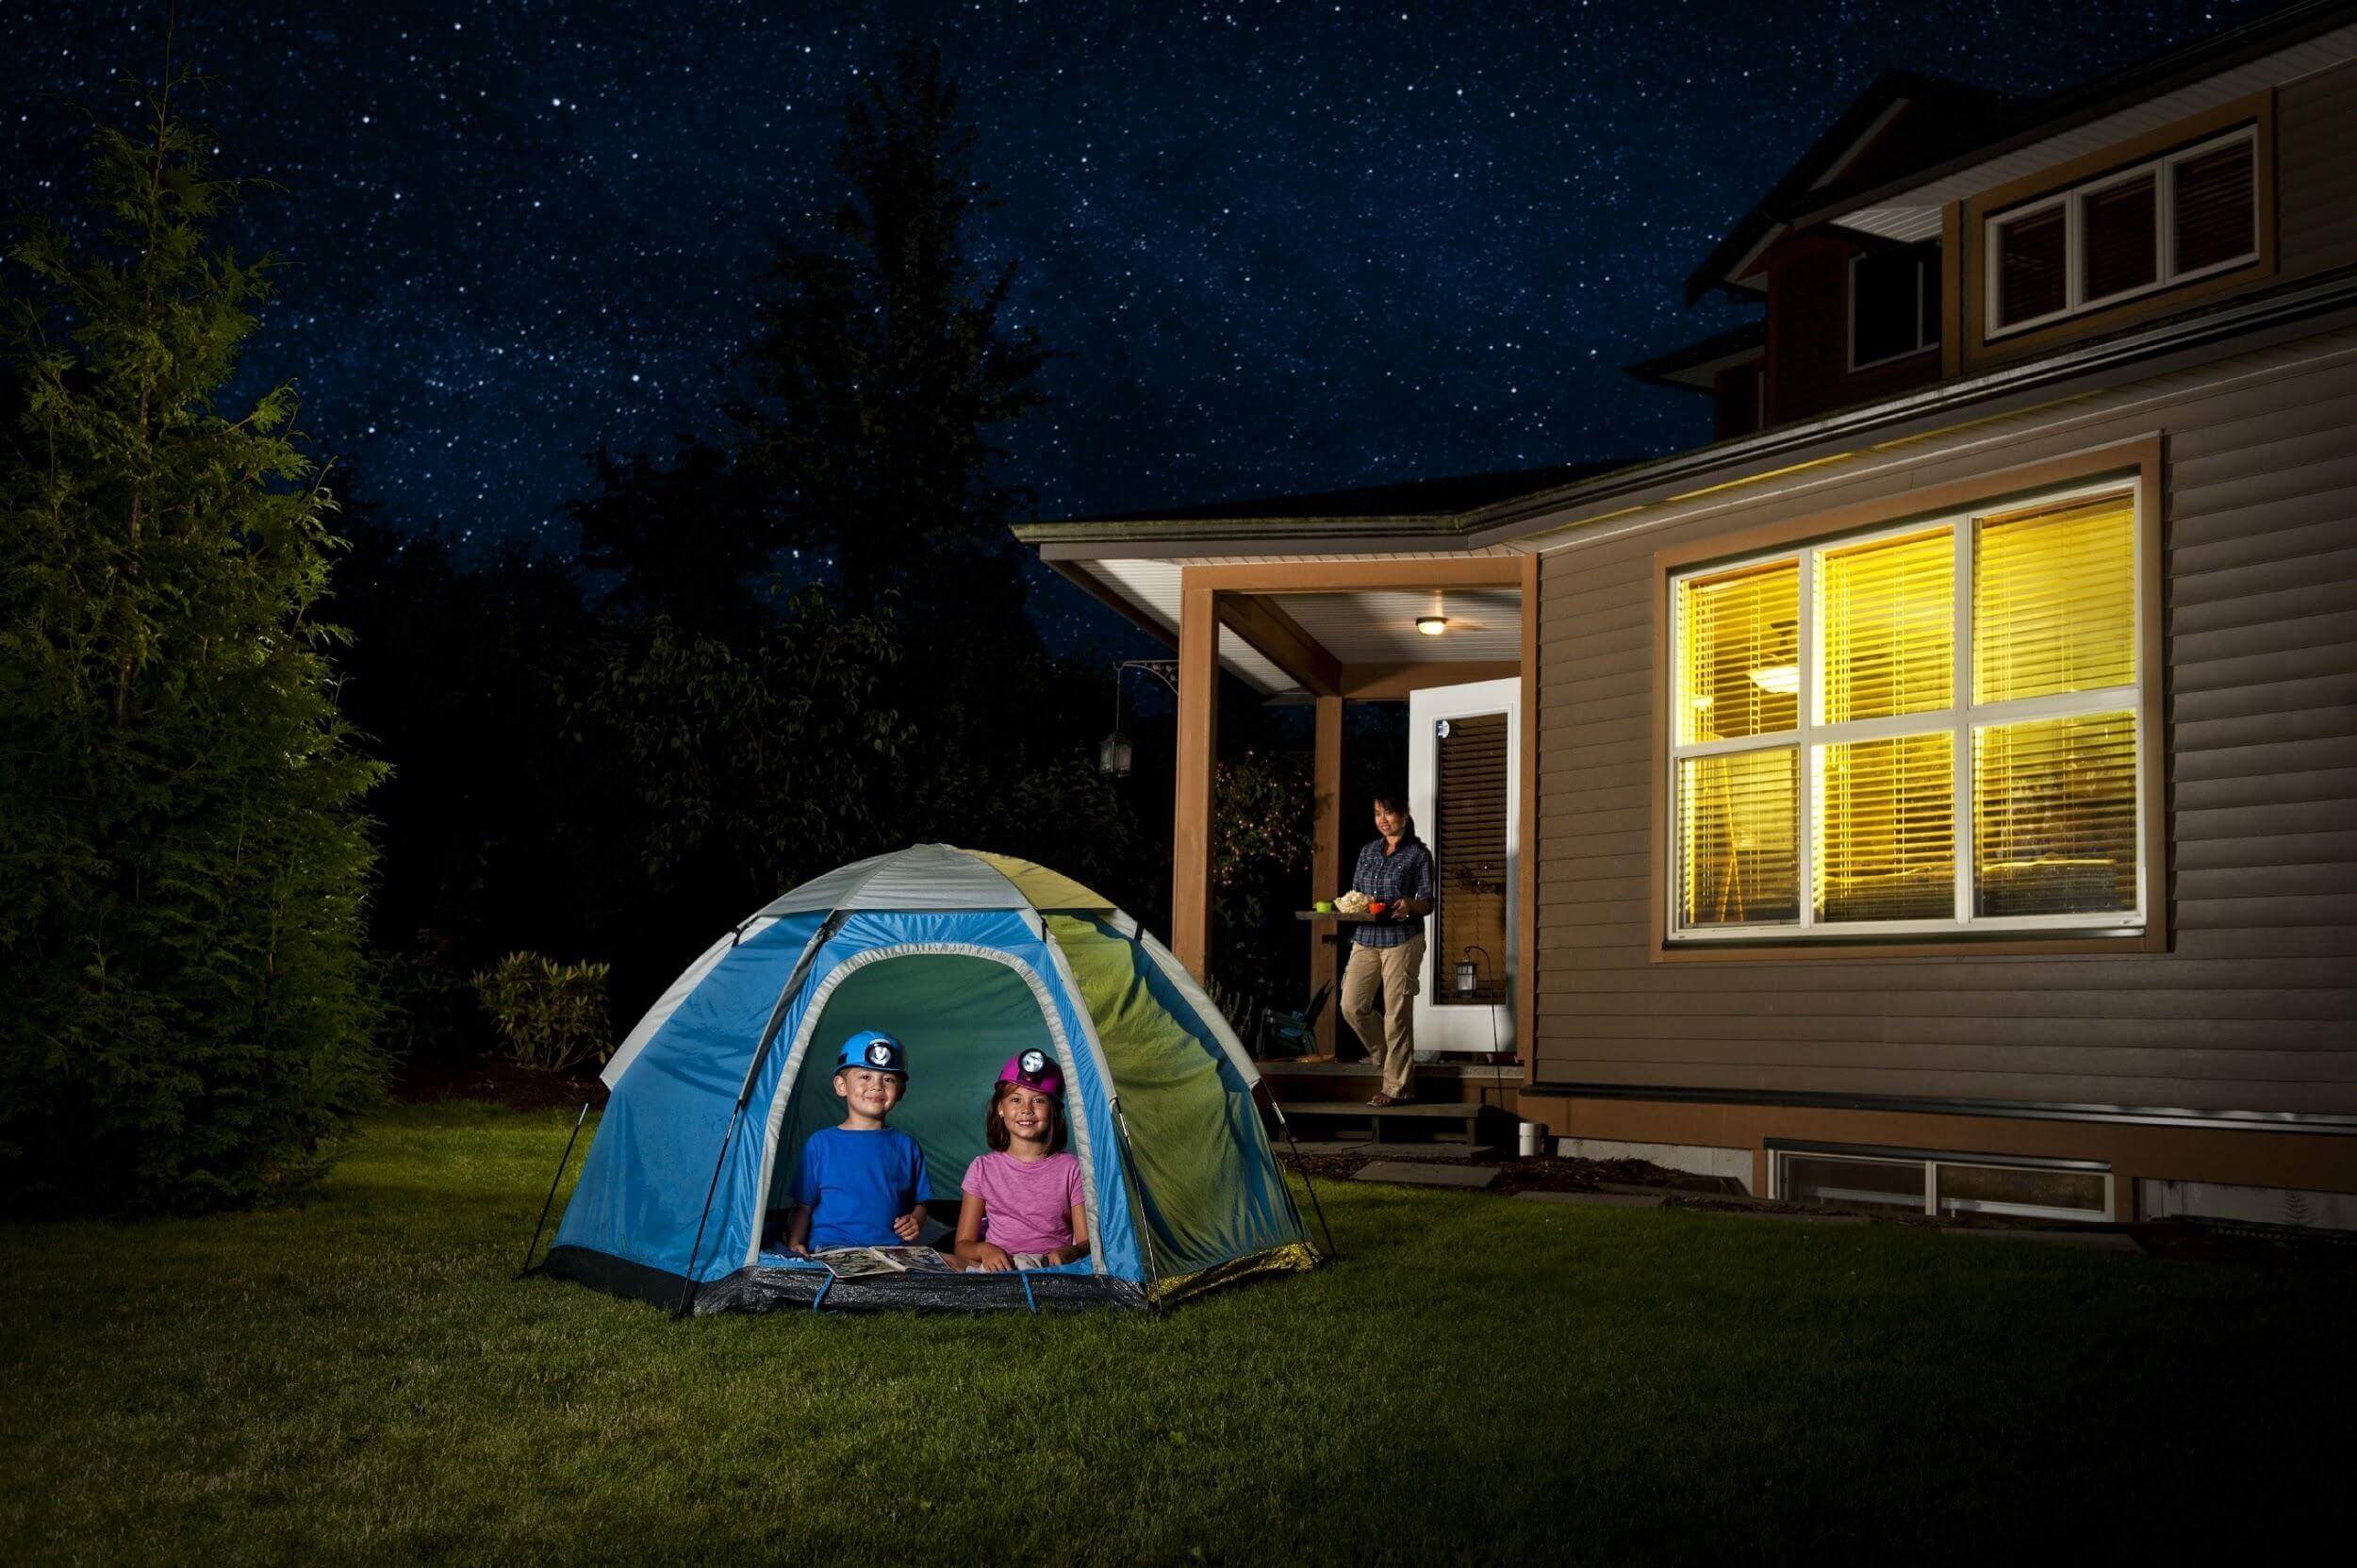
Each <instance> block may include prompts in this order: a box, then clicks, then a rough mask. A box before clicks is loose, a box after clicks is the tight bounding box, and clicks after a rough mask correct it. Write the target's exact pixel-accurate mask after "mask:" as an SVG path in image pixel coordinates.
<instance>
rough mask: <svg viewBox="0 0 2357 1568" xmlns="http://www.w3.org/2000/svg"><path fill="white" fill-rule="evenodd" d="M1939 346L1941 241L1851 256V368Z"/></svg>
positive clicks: (1879, 363)
mask: <svg viewBox="0 0 2357 1568" xmlns="http://www.w3.org/2000/svg"><path fill="white" fill-rule="evenodd" d="M1938 346H1939V242H1938V241H1937V240H1932V241H1929V242H1927V243H1924V244H1920V245H1907V246H1904V247H1902V248H1900V249H1897V250H1888V251H1871V252H1869V253H1867V254H1866V255H1864V256H1852V257H1851V258H1850V369H1852V370H1854V371H1862V370H1865V369H1866V368H1867V367H1868V366H1870V365H1881V364H1885V363H1887V362H1888V361H1890V360H1893V359H1904V358H1907V357H1909V356H1910V355H1918V354H1921V353H1923V352H1925V351H1926V350H1929V349H1936V348H1937V347H1938Z"/></svg>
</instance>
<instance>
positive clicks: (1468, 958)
mask: <svg viewBox="0 0 2357 1568" xmlns="http://www.w3.org/2000/svg"><path fill="white" fill-rule="evenodd" d="M1475 953H1479V954H1481V963H1482V964H1486V963H1488V962H1489V961H1490V954H1489V950H1488V949H1485V948H1478V947H1472V948H1467V949H1465V956H1464V957H1462V958H1460V959H1459V960H1458V961H1457V994H1458V995H1459V996H1460V997H1470V996H1472V995H1473V994H1474V993H1475V991H1478V990H1480V989H1481V964H1476V963H1475V962H1474V956H1473V955H1474V954H1475Z"/></svg>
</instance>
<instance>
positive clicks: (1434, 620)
mask: <svg viewBox="0 0 2357 1568" xmlns="http://www.w3.org/2000/svg"><path fill="white" fill-rule="evenodd" d="M1416 630H1417V631H1419V632H1422V633H1423V634H1424V635H1426V636H1427V637H1437V636H1439V635H1441V634H1442V632H1445V631H1447V630H1448V618H1447V617H1445V616H1437V615H1420V616H1418V617H1417V618H1416Z"/></svg>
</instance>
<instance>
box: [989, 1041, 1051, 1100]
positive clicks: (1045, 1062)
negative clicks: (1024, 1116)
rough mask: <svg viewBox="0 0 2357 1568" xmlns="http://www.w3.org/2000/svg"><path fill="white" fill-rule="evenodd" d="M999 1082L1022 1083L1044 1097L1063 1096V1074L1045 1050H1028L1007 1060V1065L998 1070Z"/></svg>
mask: <svg viewBox="0 0 2357 1568" xmlns="http://www.w3.org/2000/svg"><path fill="white" fill-rule="evenodd" d="M998 1081H999V1082H1001V1083H1020V1084H1022V1085H1023V1087H1025V1088H1026V1089H1033V1090H1037V1091H1038V1092H1039V1093H1041V1094H1043V1095H1049V1096H1055V1097H1061V1096H1062V1095H1063V1071H1062V1070H1061V1069H1059V1068H1058V1067H1057V1065H1056V1064H1055V1062H1054V1061H1053V1060H1052V1059H1050V1058H1049V1056H1048V1054H1047V1052H1046V1051H1044V1050H1027V1051H1024V1052H1023V1053H1022V1054H1021V1055H1019V1056H1011V1057H1009V1058H1007V1065H1005V1066H1003V1067H1001V1068H999V1069H998Z"/></svg>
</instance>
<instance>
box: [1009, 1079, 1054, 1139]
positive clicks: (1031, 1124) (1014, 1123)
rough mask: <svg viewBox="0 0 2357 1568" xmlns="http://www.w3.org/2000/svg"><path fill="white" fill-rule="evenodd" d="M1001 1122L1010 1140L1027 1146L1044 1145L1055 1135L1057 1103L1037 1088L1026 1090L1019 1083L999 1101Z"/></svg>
mask: <svg viewBox="0 0 2357 1568" xmlns="http://www.w3.org/2000/svg"><path fill="white" fill-rule="evenodd" d="M998 1119H999V1120H1000V1121H1002V1122H1004V1123H1006V1126H1007V1134H1008V1136H1009V1137H1012V1138H1015V1139H1019V1140H1021V1141H1022V1142H1024V1143H1027V1144H1044V1143H1047V1141H1048V1140H1049V1139H1050V1138H1052V1137H1054V1136H1055V1132H1056V1102H1055V1100H1054V1099H1052V1098H1049V1097H1048V1096H1047V1095H1043V1094H1041V1093H1040V1092H1039V1091H1038V1090H1037V1089H1026V1088H1025V1087H1024V1086H1023V1085H1022V1084H1020V1083H1018V1084H1016V1085H1014V1087H1013V1088H1011V1089H1009V1090H1008V1091H1007V1098H1005V1099H1002V1100H1000V1101H999V1102H998Z"/></svg>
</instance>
